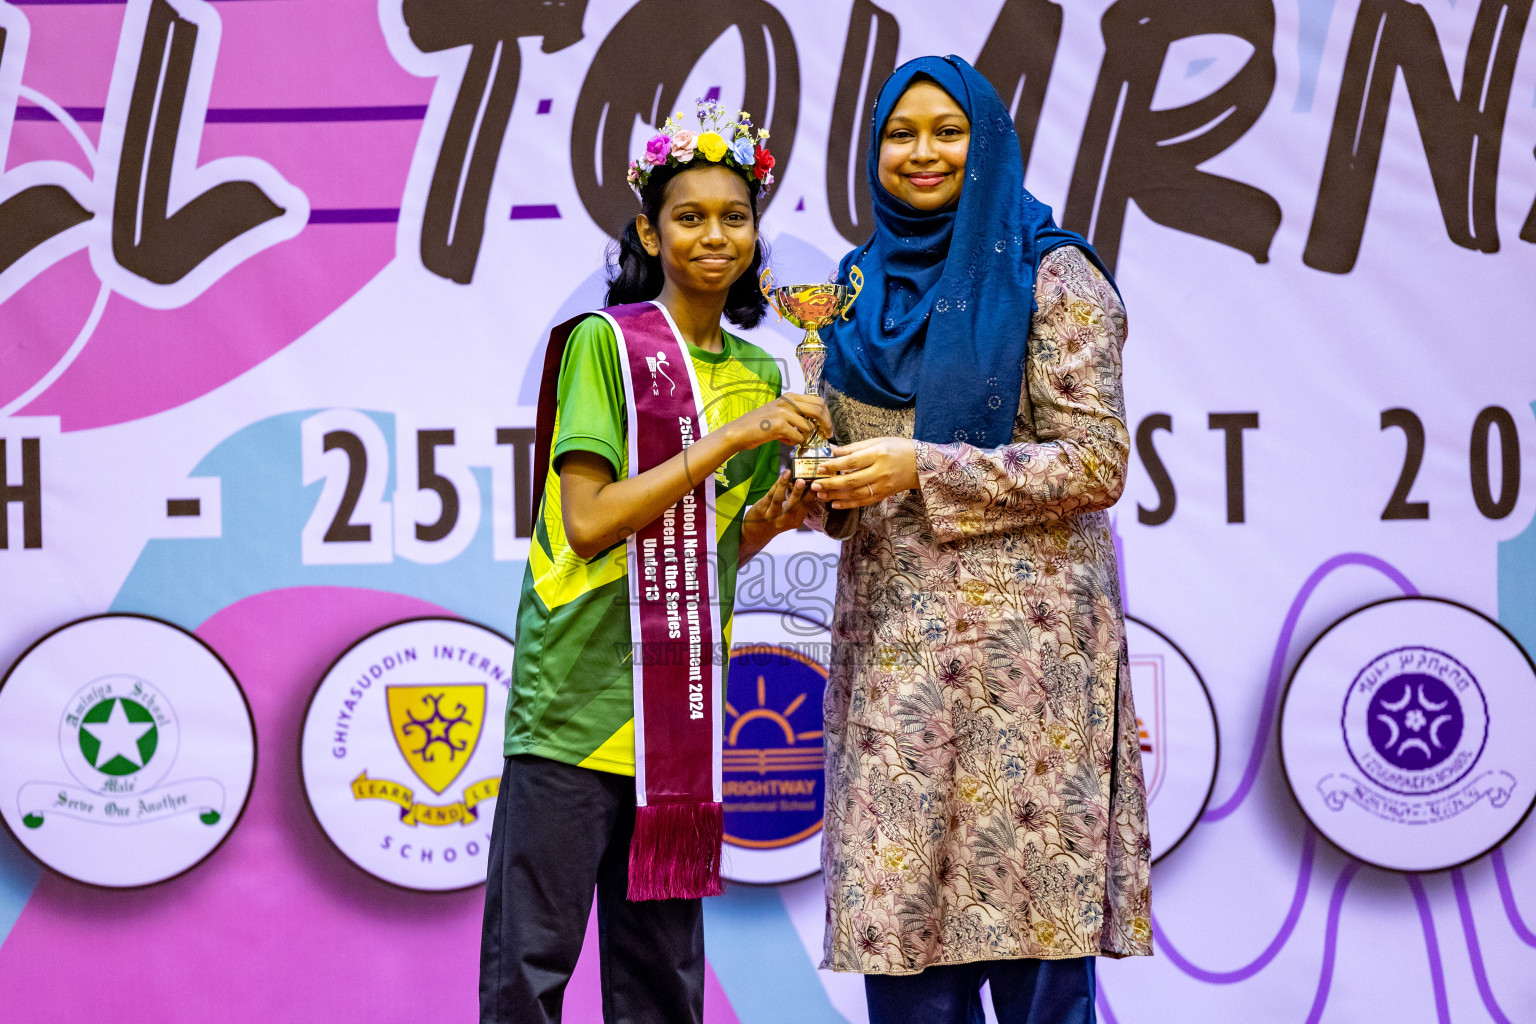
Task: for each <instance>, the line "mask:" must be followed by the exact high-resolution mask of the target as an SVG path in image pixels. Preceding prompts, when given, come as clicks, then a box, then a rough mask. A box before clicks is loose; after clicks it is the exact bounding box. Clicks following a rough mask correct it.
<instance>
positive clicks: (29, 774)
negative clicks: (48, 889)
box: [0, 615, 256, 887]
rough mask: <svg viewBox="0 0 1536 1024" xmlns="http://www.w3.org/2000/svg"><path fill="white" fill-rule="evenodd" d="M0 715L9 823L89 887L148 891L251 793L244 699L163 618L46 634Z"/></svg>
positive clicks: (221, 670)
mask: <svg viewBox="0 0 1536 1024" xmlns="http://www.w3.org/2000/svg"><path fill="white" fill-rule="evenodd" d="M109 669H115V671H109ZM82 678H83V679H86V680H88V682H85V683H81V682H80V680H81V679H82ZM66 687H67V688H66ZM0 721H4V722H5V723H6V724H7V726H14V727H15V730H14V732H10V730H8V732H9V735H8V738H7V742H6V744H5V745H4V746H3V747H0V792H4V791H6V790H9V791H11V792H12V793H14V794H15V802H14V805H12V806H4V805H0V807H4V811H5V820H6V823H7V824H8V825H12V831H13V832H15V833H16V835H17V838H18V839H19V840H20V841H21V843H22V845H23V846H25V847H26V848H27V849H28V850H29V851H30V852H31V853H32V854H33V855H34V856H36V857H37V858H38V859H39V860H41V861H42V862H43V863H45V864H47V865H48V866H49V867H52V868H54V869H55V870H57V871H59V872H60V873H62V874H65V875H68V876H69V877H71V878H75V879H77V880H79V881H82V882H86V883H88V884H93V885H104V886H115V887H127V886H137V885H149V884H153V883H154V882H158V881H163V880H164V879H166V878H169V877H172V876H174V875H176V874H179V873H181V872H182V871H185V870H187V869H189V868H191V867H193V866H194V865H196V864H197V863H198V862H199V861H201V860H202V859H203V858H204V857H206V856H208V854H210V853H211V852H212V851H213V850H214V849H215V848H216V847H217V846H218V845H219V843H220V842H222V841H223V839H224V837H225V836H226V835H228V833H229V830H230V829H231V828H232V827H233V825H234V821H235V820H236V819H238V817H239V812H240V810H241V809H243V808H244V805H245V800H246V797H247V795H248V794H249V792H250V784H251V778H252V775H253V773H254V770H255V756H256V751H255V732H254V728H253V725H252V722H251V715H250V709H249V707H248V706H247V705H246V703H245V696H244V694H243V693H241V691H240V687H239V684H238V683H236V682H235V679H234V676H233V675H231V674H230V672H229V669H228V667H227V666H225V665H224V663H223V662H222V661H221V660H220V659H219V657H218V655H216V654H215V653H214V652H213V651H212V650H210V649H209V648H208V647H207V646H206V645H204V644H203V643H202V641H200V640H198V639H197V638H196V637H195V636H193V635H192V634H190V633H187V632H185V631H184V630H181V629H179V628H177V627H176V626H173V625H171V624H170V623H168V622H161V621H159V620H156V619H150V618H146V617H143V616H137V615H103V616H96V617H93V618H89V619H83V620H81V621H79V622H75V623H71V624H70V625H68V626H64V627H62V628H60V629H58V630H56V631H54V632H53V633H51V634H49V635H48V636H46V637H44V638H43V639H42V640H40V641H38V642H37V643H36V644H35V645H33V647H32V649H31V650H29V651H28V652H27V653H26V654H24V655H23V656H22V658H21V659H20V660H19V661H18V662H17V663H16V665H15V666H14V667H13V668H12V669H11V671H10V673H9V674H8V675H7V676H6V680H5V683H4V684H3V685H0ZM45 722H46V724H44V723H45ZM13 738H14V742H13ZM7 803H8V802H7ZM13 809H14V811H15V817H14V818H13V817H12V814H11V812H12V810H13ZM17 826H19V827H17Z"/></svg>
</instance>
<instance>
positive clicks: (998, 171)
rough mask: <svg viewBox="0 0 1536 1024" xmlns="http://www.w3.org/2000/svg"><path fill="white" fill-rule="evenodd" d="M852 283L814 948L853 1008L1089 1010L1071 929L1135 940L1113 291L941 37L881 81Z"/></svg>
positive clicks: (1137, 758)
mask: <svg viewBox="0 0 1536 1024" xmlns="http://www.w3.org/2000/svg"><path fill="white" fill-rule="evenodd" d="M873 127H874V130H873V132H872V141H871V148H870V153H869V161H868V175H869V179H870V190H871V192H872V194H873V198H874V210H875V230H874V235H873V237H871V238H870V240H869V241H868V242H866V243H865V244H864V245H863V246H861V247H859V248H857V249H855V250H854V251H853V252H851V253H849V255H848V256H847V257H846V258H845V259H844V260H843V262H842V266H841V268H840V271H839V273H840V279H842V280H847V278H848V275H849V269H850V268H851V267H853V266H855V265H857V266H858V267H859V268H860V270H861V271H862V273H863V275H864V282H865V287H864V292H863V294H862V295H861V296H860V298H859V299H858V301H857V302H855V303H854V305H853V309H852V311H851V313H850V314H849V320H848V321H847V322H845V323H840V324H838V325H837V326H836V327H835V328H834V329H833V331H832V332H831V335H830V337H829V339H828V346H829V348H828V353H827V363H826V370H825V375H824V382H825V384H826V387H825V388H824V390H823V394H824V395H825V396H826V399H827V404H828V406H829V408H830V411H831V413H832V420H833V423H834V425H835V427H836V430H837V436H838V438H839V439H840V440H841V441H842V442H843V446H842V447H841V448H839V449H837V455H838V456H839V457H838V458H836V459H834V460H832V461H831V462H829V463H826V464H825V465H826V469H825V470H824V472H829V473H833V474H838V475H835V476H829V477H826V478H823V479H820V480H819V481H818V482H816V483H815V484H814V485H813V486H814V488H815V489H816V490H817V491H818V492H819V494H820V496H821V498H822V499H823V501H824V502H826V503H827V505H828V506H829V507H828V508H827V509H826V513H825V516H826V518H825V522H824V524H823V525H824V528H825V529H826V530H827V531H828V532H829V533H831V534H832V535H834V536H838V537H843V538H846V543H845V544H844V545H843V551H842V559H841V563H840V566H839V572H838V596H837V607H836V611H835V615H834V622H833V639H834V648H833V667H832V671H831V676H830V679H829V681H828V687H827V696H826V707H825V719H826V750H827V799H826V831H825V836H824V845H823V867H824V870H825V878H826V890H827V935H826V960H825V964H824V966H827V967H830V968H831V969H833V970H840V971H857V972H862V973H863V974H865V975H866V979H865V982H866V993H867V995H868V999H869V1010H870V1020H871V1022H872V1024H896V1022H905V1021H923V1022H925V1024H935V1022H948V1021H954V1022H962V1021H966V1022H970V1021H974V1022H979V1021H980V1020H981V1019H982V1017H981V1002H980V995H979V989H980V988H981V985H982V983H983V982H988V981H989V982H990V983H991V991H992V998H993V1004H994V1007H995V1009H996V1011H997V1016H998V1019H999V1021H1001V1022H1002V1024H1083V1022H1091V1021H1093V1020H1094V1019H1095V1017H1094V959H1093V958H1094V957H1095V956H1100V955H1104V956H1115V957H1119V956H1138V955H1148V954H1150V953H1151V952H1152V947H1151V939H1152V928H1151V906H1150V895H1149V890H1148V871H1149V850H1150V844H1149V842H1148V838H1147V818H1146V797H1145V789H1144V786H1143V782H1142V774H1141V755H1140V744H1139V740H1138V731H1137V721H1136V712H1135V709H1134V707H1133V706H1132V702H1131V689H1130V672H1129V668H1128V665H1127V661H1126V651H1125V639H1124V638H1125V625H1124V619H1123V616H1122V612H1121V603H1120V587H1119V575H1118V568H1117V566H1116V562H1115V549H1114V544H1113V541H1112V539H1111V535H1110V525H1109V519H1108V516H1107V514H1106V512H1105V510H1106V509H1107V508H1109V506H1110V505H1112V504H1114V502H1115V500H1116V499H1117V498H1118V497H1119V496H1120V491H1121V488H1122V486H1123V484H1124V480H1125V471H1126V457H1127V453H1128V450H1129V443H1128V442H1129V438H1128V435H1127V432H1126V426H1125V411H1124V399H1123V395H1122V391H1121V384H1120V347H1121V345H1122V343H1123V341H1124V339H1125V310H1124V307H1123V306H1122V305H1121V303H1120V298H1119V295H1118V294H1117V292H1116V290H1115V287H1114V284H1113V282H1112V281H1111V280H1110V275H1109V274H1108V272H1107V271H1106V270H1105V268H1104V266H1103V265H1102V264H1101V263H1100V262H1099V259H1098V257H1097V256H1096V255H1095V254H1094V252H1093V249H1092V247H1091V246H1089V244H1088V243H1087V241H1086V240H1084V239H1083V238H1082V236H1080V235H1077V234H1075V233H1073V232H1069V231H1064V230H1062V229H1060V228H1058V227H1056V225H1055V224H1054V223H1053V222H1052V220H1051V215H1050V210H1049V209H1048V208H1047V207H1046V206H1045V205H1044V204H1042V203H1041V202H1039V201H1038V200H1036V199H1035V198H1034V197H1033V196H1031V195H1030V194H1029V193H1028V192H1026V191H1025V190H1024V185H1023V167H1022V163H1021V161H1020V155H1019V142H1018V137H1017V135H1016V134H1015V132H1014V128H1013V123H1012V120H1011V119H1010V118H1009V115H1008V111H1007V109H1006V108H1005V107H1004V106H1003V104H1002V101H1001V100H1000V99H999V98H998V95H997V93H996V92H995V91H994V90H993V88H992V87H991V86H990V85H989V84H988V83H987V81H986V80H985V79H984V78H982V76H981V75H980V74H978V73H977V72H976V70H975V69H974V68H972V67H971V66H970V65H969V64H967V63H966V62H965V61H964V60H961V59H960V58H959V57H954V56H950V57H944V58H939V57H923V58H920V59H918V60H914V61H911V62H910V63H908V64H905V65H903V66H902V67H901V68H899V69H897V71H896V72H895V73H894V74H893V75H892V76H891V78H890V80H889V81H887V82H886V83H885V86H884V88H883V89H882V90H881V92H880V96H879V99H878V100H877V102H876V105H875V111H874V125H873Z"/></svg>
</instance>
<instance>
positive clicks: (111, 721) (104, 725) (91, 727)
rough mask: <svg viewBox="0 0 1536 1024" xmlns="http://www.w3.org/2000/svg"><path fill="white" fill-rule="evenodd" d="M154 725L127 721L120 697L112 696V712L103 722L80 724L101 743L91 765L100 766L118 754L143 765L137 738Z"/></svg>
mask: <svg viewBox="0 0 1536 1024" xmlns="http://www.w3.org/2000/svg"><path fill="white" fill-rule="evenodd" d="M154 727H155V723H154V722H130V721H128V713H127V712H126V711H124V710H123V702H122V700H121V698H113V701H112V713H111V714H109V715H108V716H107V720H106V721H105V722H87V723H85V724H84V725H82V726H80V728H81V729H82V730H83V731H85V732H88V733H90V734H91V735H92V736H94V737H96V742H98V743H100V744H101V749H100V750H98V751H97V752H96V763H95V764H93V765H92V766H91V767H92V768H100V767H101V766H102V765H104V764H110V763H111V762H112V759H113V758H114V757H117V756H118V755H119V754H121V755H122V756H123V757H124V758H126V759H127V760H128V762H129V763H130V764H132V765H135V766H137V767H139V768H142V767H144V759H143V758H142V757H140V756H139V738H140V737H142V736H143V735H144V734H145V733H147V732H149V730H151V729H153V728H154Z"/></svg>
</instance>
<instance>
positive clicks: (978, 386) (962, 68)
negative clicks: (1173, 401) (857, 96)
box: [823, 55, 1113, 448]
mask: <svg viewBox="0 0 1536 1024" xmlns="http://www.w3.org/2000/svg"><path fill="white" fill-rule="evenodd" d="M917 78H929V79H932V80H933V81H934V82H935V83H936V84H937V85H938V86H939V87H940V88H942V89H943V90H944V91H945V92H947V93H949V95H950V96H951V97H953V98H954V100H955V102H956V103H957V104H959V106H960V109H961V110H963V111H965V114H966V116H967V117H968V118H970V121H971V141H970V148H969V151H968V152H967V154H966V159H965V182H964V185H963V187H962V188H961V190H960V201H959V202H958V203H957V204H956V205H955V206H951V207H949V208H947V209H943V210H934V211H931V212H925V211H922V210H917V209H914V208H913V207H911V206H908V205H907V204H906V203H904V202H902V201H901V200H899V199H897V198H896V197H895V196H893V195H891V194H890V193H889V192H887V191H886V190H885V187H884V186H883V185H881V184H880V178H879V174H878V168H879V156H880V136H881V133H882V131H883V129H884V128H885V122H886V120H887V119H888V118H889V117H890V115H891V110H892V109H893V108H894V107H895V106H896V102H897V101H898V100H899V99H900V98H901V96H902V94H903V93H904V92H906V91H907V87H908V86H910V85H911V84H912V82H913V80H914V79H917ZM865 173H866V174H867V175H868V177H869V186H870V193H871V196H872V198H873V201H874V210H875V231H874V234H873V235H872V236H871V237H870V239H869V241H868V242H865V243H864V245H862V246H861V247H859V248H857V249H855V250H853V251H852V252H850V253H849V254H848V255H847V256H845V257H843V261H842V263H841V264H840V265H839V267H838V280H840V281H847V280H848V270H849V268H850V267H852V266H854V265H855V264H857V265H858V267H859V269H860V271H861V272H862V273H863V274H864V291H863V293H862V294H861V295H860V296H859V298H858V300H857V301H856V302H854V304H853V308H852V310H851V311H850V312H849V316H848V320H847V321H846V322H843V321H839V322H838V323H837V324H836V325H835V326H834V327H832V328H831V329H830V330H829V331H826V332H824V333H825V334H827V335H828V337H827V347H828V351H827V362H826V368H825V370H824V373H823V377H824V379H825V380H826V381H827V382H828V383H829V384H831V385H832V386H833V387H835V388H836V389H837V390H839V391H841V392H842V393H844V394H846V395H849V396H851V397H853V398H856V399H858V400H859V401H861V402H866V403H869V404H871V405H876V406H880V407H882V408H886V409H900V408H906V407H908V406H912V405H914V404H915V405H916V423H915V425H914V429H913V436H914V437H915V438H917V439H918V440H923V441H934V442H938V443H944V444H947V443H951V442H954V441H965V442H967V443H969V444H973V445H976V446H977V447H981V448H996V447H999V446H1001V445H1005V444H1007V443H1009V441H1011V440H1012V439H1013V420H1014V416H1015V415H1016V414H1017V412H1018V408H1019V393H1020V389H1021V387H1022V386H1023V382H1024V356H1025V343H1026V341H1027V339H1028V335H1029V325H1030V317H1031V316H1032V315H1033V313H1034V311H1035V268H1036V267H1037V266H1039V263H1040V260H1041V259H1042V258H1043V257H1044V256H1045V254H1046V253H1048V252H1050V251H1051V250H1052V249H1055V248H1056V247H1058V246H1062V245H1077V246H1081V247H1082V249H1083V251H1084V252H1085V253H1086V254H1087V255H1088V257H1089V258H1090V259H1091V260H1093V262H1094V263H1095V265H1097V266H1098V267H1099V269H1100V270H1102V271H1103V272H1104V276H1105V277H1109V276H1110V275H1109V271H1108V269H1107V268H1105V267H1104V265H1103V264H1102V263H1100V261H1099V258H1098V256H1097V255H1095V254H1094V252H1093V249H1092V247H1091V246H1089V244H1088V242H1087V240H1085V239H1084V238H1083V236H1082V235H1079V234H1077V233H1076V232H1073V231H1066V230H1063V229H1061V228H1058V227H1057V226H1056V223H1055V222H1054V221H1053V220H1052V219H1051V210H1050V207H1048V206H1046V205H1045V204H1044V203H1042V202H1040V201H1039V200H1037V199H1036V198H1035V197H1034V196H1032V195H1030V194H1029V193H1028V192H1027V191H1025V189H1024V166H1023V162H1022V160H1021V159H1020V156H1019V137H1018V135H1017V133H1016V132H1015V131H1014V127H1013V119H1012V118H1010V117H1009V116H1008V108H1007V107H1005V106H1003V101H1002V100H1001V99H1000V98H999V97H998V95H997V91H996V90H995V89H993V88H992V86H991V85H990V84H989V83H988V82H987V80H986V79H985V78H983V77H982V76H981V74H980V73H979V72H978V71H977V70H976V69H975V68H973V67H971V66H970V65H969V64H968V63H966V62H965V61H964V60H962V59H961V58H959V57H956V56H953V55H951V56H948V57H919V58H917V59H916V60H912V61H908V62H907V63H905V64H903V65H902V66H901V67H899V68H897V69H896V71H895V72H894V73H893V74H892V75H891V77H890V78H889V79H887V80H886V83H885V85H884V87H883V88H881V90H880V96H879V98H878V99H877V100H876V102H875V112H874V130H873V131H872V132H871V133H870V146H869V159H868V163H867V165H866V171H865ZM1111 280H1113V278H1111ZM919 381H921V382H922V386H921V388H919V386H918V382H919Z"/></svg>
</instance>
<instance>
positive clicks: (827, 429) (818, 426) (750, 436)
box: [730, 391, 832, 451]
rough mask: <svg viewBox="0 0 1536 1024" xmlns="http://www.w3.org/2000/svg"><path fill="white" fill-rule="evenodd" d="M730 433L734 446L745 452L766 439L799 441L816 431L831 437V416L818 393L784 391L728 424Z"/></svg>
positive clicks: (765, 442)
mask: <svg viewBox="0 0 1536 1024" xmlns="http://www.w3.org/2000/svg"><path fill="white" fill-rule="evenodd" d="M730 430H731V435H732V437H733V438H734V439H735V440H736V441H737V444H738V448H739V450H741V451H746V450H748V449H749V448H757V447H759V446H760V445H764V444H767V443H768V442H769V441H786V442H788V443H789V444H799V443H801V442H802V441H804V440H805V439H806V438H808V437H810V436H811V432H812V431H813V430H819V431H820V432H821V436H822V437H825V438H831V436H832V417H831V415H829V414H828V412H827V403H826V401H825V400H823V399H822V398H821V397H820V396H819V395H797V394H795V393H793V392H790V391H786V392H784V394H782V395H780V396H779V397H778V398H775V399H774V400H773V401H771V402H769V403H768V404H767V405H764V406H760V407H759V408H757V409H754V410H753V411H751V412H749V413H747V414H746V415H745V416H742V417H740V418H739V419H737V420H735V421H734V422H733V423H732V424H731V425H730Z"/></svg>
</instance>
